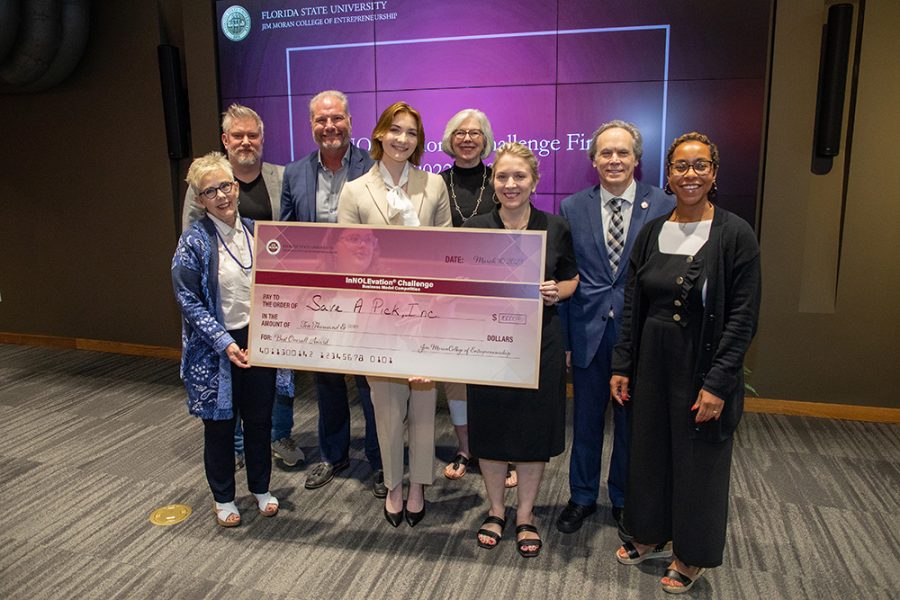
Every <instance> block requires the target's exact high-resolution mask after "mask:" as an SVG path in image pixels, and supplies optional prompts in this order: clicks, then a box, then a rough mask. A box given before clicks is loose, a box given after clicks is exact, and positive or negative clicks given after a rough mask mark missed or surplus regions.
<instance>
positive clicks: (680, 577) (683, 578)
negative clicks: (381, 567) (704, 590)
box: [659, 568, 706, 594]
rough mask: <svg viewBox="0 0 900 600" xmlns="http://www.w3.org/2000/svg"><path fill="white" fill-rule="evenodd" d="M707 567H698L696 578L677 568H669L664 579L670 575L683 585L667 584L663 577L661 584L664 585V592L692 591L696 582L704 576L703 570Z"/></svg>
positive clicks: (679, 592) (682, 592) (673, 579)
mask: <svg viewBox="0 0 900 600" xmlns="http://www.w3.org/2000/svg"><path fill="white" fill-rule="evenodd" d="M704 571H706V569H703V568H701V569H698V570H697V573H696V574H695V575H694V578H693V579H691V578H690V577H688V576H687V575H685V574H684V573H682V572H681V571H677V570H675V569H669V570H668V571H666V574H665V575H663V579H665V578H666V577H668V578H669V579H671V580H672V581H677V582H678V583H680V584H681V585H666V584H664V583H663V582H662V579H661V580H660V582H659V585H660V586H661V587H662V589H663V591H664V592H668V593H670V594H684V593H686V592H689V591H691V588H692V587H694V584H695V583H697V581H698V580H699V579H700V577H702V576H703V572H704Z"/></svg>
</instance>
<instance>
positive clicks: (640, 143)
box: [588, 119, 644, 162]
mask: <svg viewBox="0 0 900 600" xmlns="http://www.w3.org/2000/svg"><path fill="white" fill-rule="evenodd" d="M615 128H618V129H624V130H625V131H627V132H628V133H630V134H631V139H632V140H634V143H633V144H632V146H633V148H634V159H635V160H636V161H637V162H640V161H641V157H642V156H643V155H644V138H643V137H641V130H640V129H638V128H637V125H635V124H634V123H629V122H628V121H622V120H621V119H613V120H612V121H607V122H606V123H604V124H603V125H601V126H600V127H598V128H597V131H595V132H594V133H593V135H592V136H591V147H590V148H588V156H589V157H590V158H591V162H593V161H594V158H596V157H597V138H598V137H600V134H601V133H603V132H604V131H606V130H607V129H615Z"/></svg>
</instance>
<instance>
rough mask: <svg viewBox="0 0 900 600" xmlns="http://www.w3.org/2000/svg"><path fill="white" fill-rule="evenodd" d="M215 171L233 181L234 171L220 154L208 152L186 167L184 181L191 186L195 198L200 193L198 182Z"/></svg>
mask: <svg viewBox="0 0 900 600" xmlns="http://www.w3.org/2000/svg"><path fill="white" fill-rule="evenodd" d="M217 171H224V172H225V173H227V174H228V176H229V177H230V178H231V179H234V171H233V170H232V168H231V163H230V162H228V159H227V158H225V155H224V154H222V153H221V152H210V153H209V154H205V155H203V156H201V157H200V158H195V159H194V162H192V163H191V166H190V167H188V172H187V177H185V178H184V180H185V181H186V182H187V183H188V185H189V186H191V192H193V193H194V196H195V197H196V196H197V194H198V193H199V192H200V182H201V181H202V180H203V178H204V177H206V176H207V175H209V174H210V173H216V172H217Z"/></svg>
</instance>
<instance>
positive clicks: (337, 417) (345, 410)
mask: <svg viewBox="0 0 900 600" xmlns="http://www.w3.org/2000/svg"><path fill="white" fill-rule="evenodd" d="M356 389H357V390H358V391H359V403H360V405H361V406H362V410H363V417H365V420H366V458H367V459H368V460H369V464H370V465H371V466H372V470H373V471H377V470H379V469H381V450H380V449H379V447H378V431H377V429H376V428H375V410H374V409H373V408H372V396H371V394H370V392H369V383H368V382H367V381H366V378H365V377H363V376H361V375H357V376H356ZM316 395H317V396H318V400H319V449H320V451H321V453H322V460H324V461H326V462H329V463H331V464H335V463H340V462H343V461H345V460H347V458H348V455H349V452H350V405H349V402H348V400H347V383H346V381H345V380H344V375H342V374H340V373H316Z"/></svg>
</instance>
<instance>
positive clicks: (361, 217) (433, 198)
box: [338, 162, 452, 227]
mask: <svg viewBox="0 0 900 600" xmlns="http://www.w3.org/2000/svg"><path fill="white" fill-rule="evenodd" d="M406 193H407V195H409V199H410V200H411V201H412V205H413V207H414V208H415V209H416V212H417V213H418V215H419V223H420V224H421V225H423V226H433V227H450V225H451V223H452V221H451V218H450V197H449V196H448V195H447V186H446V185H445V184H444V180H443V179H442V178H441V176H440V175H435V174H434V173H429V172H428V171H423V170H422V169H419V168H417V167H414V166H412V165H410V169H409V181H408V183H407V185H406ZM338 223H361V224H365V225H402V224H403V220H402V217H401V216H400V215H397V216H395V217H394V220H393V221H391V220H390V219H389V218H388V206H387V186H385V185H384V180H382V178H381V173H379V171H378V163H377V162H376V163H375V165H374V166H373V167H372V168H371V169H369V171H368V172H367V173H366V174H365V175H363V176H362V177H359V178H358V179H354V180H353V181H348V182H347V183H345V184H344V189H343V190H341V198H340V200H339V201H338Z"/></svg>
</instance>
